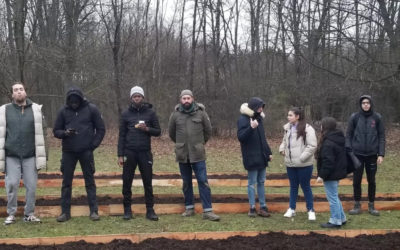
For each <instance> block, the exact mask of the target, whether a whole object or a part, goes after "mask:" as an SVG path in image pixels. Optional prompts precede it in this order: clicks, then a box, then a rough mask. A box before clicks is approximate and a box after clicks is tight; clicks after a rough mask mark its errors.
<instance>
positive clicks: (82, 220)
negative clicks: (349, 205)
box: [0, 211, 400, 238]
mask: <svg viewBox="0 0 400 250" xmlns="http://www.w3.org/2000/svg"><path fill="white" fill-rule="evenodd" d="M328 218H329V214H328V213H317V221H313V222H310V221H308V220H307V215H306V213H298V214H297V215H296V217H294V218H291V219H288V218H284V217H283V215H282V214H280V213H279V214H278V213H274V214H272V216H271V217H270V218H261V217H256V218H249V217H248V216H247V214H222V215H221V221H220V222H211V221H205V220H203V219H202V218H201V215H199V214H197V215H195V216H194V217H190V218H182V217H181V216H180V215H161V216H160V220H159V221H157V222H152V221H149V220H146V219H145V218H144V216H143V215H137V216H135V219H133V220H131V221H124V220H123V219H122V218H121V217H120V216H108V217H101V219H100V221H97V222H92V221H90V220H89V218H88V217H74V218H72V219H71V220H70V221H68V222H66V223H58V222H56V220H55V219H54V218H43V219H42V221H43V223H41V224H27V223H25V222H22V221H21V220H18V222H17V223H15V224H13V225H9V226H4V227H3V230H1V231H0V238H20V237H23V238H25V237H26V238H28V237H52V236H53V237H54V236H67V235H96V234H128V233H159V232H204V231H281V230H296V229H299V230H320V229H321V228H320V227H319V224H320V223H324V222H327V221H328ZM398 225H400V211H383V212H382V213H381V216H380V217H374V216H371V215H369V214H367V213H364V214H362V215H358V216H348V223H347V224H346V225H345V226H343V227H342V228H343V229H395V228H398V227H399V226H398Z"/></svg>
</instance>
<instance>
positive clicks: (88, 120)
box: [53, 87, 105, 222]
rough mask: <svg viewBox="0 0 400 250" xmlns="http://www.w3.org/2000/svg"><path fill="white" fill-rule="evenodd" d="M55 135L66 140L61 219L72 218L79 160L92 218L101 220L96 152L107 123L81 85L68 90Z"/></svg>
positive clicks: (63, 158)
mask: <svg viewBox="0 0 400 250" xmlns="http://www.w3.org/2000/svg"><path fill="white" fill-rule="evenodd" d="M53 134H54V136H55V137H56V138H59V139H62V159H61V173H62V176H63V182H62V187H61V209H62V212H61V215H60V216H59V217H57V221H58V222H65V221H67V220H69V219H70V218H71V192H72V180H73V178H74V171H75V167H76V163H77V162H78V161H79V163H80V165H81V168H82V172H83V177H84V179H85V187H86V192H87V199H88V203H89V207H90V216H89V218H90V219H91V220H93V221H96V220H99V219H100V218H99V215H98V207H97V200H96V183H95V180H94V173H95V166H94V157H93V151H94V150H95V149H96V148H97V147H98V146H99V145H100V143H101V141H102V140H103V138H104V134H105V126H104V121H103V118H102V116H101V114H100V111H99V110H98V109H97V107H96V105H94V104H92V103H89V102H88V101H87V100H86V98H85V97H84V96H83V93H82V91H81V90H80V89H79V88H77V87H72V88H70V89H69V90H68V92H67V100H66V105H65V106H64V107H62V108H61V109H60V111H59V112H58V115H57V118H56V121H55V124H54V127H53Z"/></svg>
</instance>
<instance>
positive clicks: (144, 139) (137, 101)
mask: <svg viewBox="0 0 400 250" xmlns="http://www.w3.org/2000/svg"><path fill="white" fill-rule="evenodd" d="M130 97H131V103H130V105H129V107H128V109H126V110H125V111H124V112H122V114H121V117H120V122H119V138H118V164H119V165H120V166H121V167H122V168H123V170H122V182H123V184H122V194H123V196H124V199H123V205H124V217H123V218H124V219H125V220H130V219H132V218H133V216H132V209H131V203H132V181H133V178H134V176H135V170H136V166H137V165H139V171H140V175H141V177H142V181H143V187H144V196H145V200H146V210H147V212H146V218H147V219H149V220H152V221H157V220H158V216H157V215H156V213H155V212H154V209H153V206H154V198H153V186H152V180H153V154H152V153H151V136H160V134H161V129H160V125H159V122H158V118H157V115H156V113H155V112H154V111H153V109H152V107H153V105H151V104H150V103H146V102H144V91H143V89H142V88H141V87H139V86H135V87H133V88H132V89H131V94H130Z"/></svg>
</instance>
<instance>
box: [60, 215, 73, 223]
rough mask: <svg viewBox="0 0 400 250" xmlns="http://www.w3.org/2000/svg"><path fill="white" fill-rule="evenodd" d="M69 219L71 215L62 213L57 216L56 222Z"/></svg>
mask: <svg viewBox="0 0 400 250" xmlns="http://www.w3.org/2000/svg"><path fill="white" fill-rule="evenodd" d="M69 219H71V215H69V214H66V213H62V214H61V215H60V216H58V217H57V222H66V221H67V220H69Z"/></svg>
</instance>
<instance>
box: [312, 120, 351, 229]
mask: <svg viewBox="0 0 400 250" xmlns="http://www.w3.org/2000/svg"><path fill="white" fill-rule="evenodd" d="M318 145H319V146H318V149H317V152H316V154H315V156H316V159H317V170H318V179H317V181H318V182H321V181H323V182H324V187H325V192H326V198H327V200H328V202H329V208H330V211H331V217H330V218H329V221H328V222H327V223H324V224H321V227H323V228H338V227H341V225H343V224H345V223H346V215H345V214H344V211H343V207H342V203H341V201H340V199H339V194H338V186H339V180H340V179H343V178H345V177H346V175H347V156H346V149H345V137H344V134H343V132H342V131H341V130H339V129H337V128H336V120H335V119H334V118H332V117H326V118H324V119H322V123H321V137H320V140H319V144H318Z"/></svg>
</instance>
